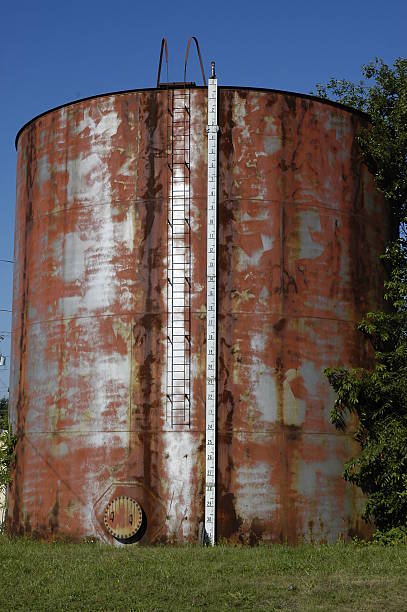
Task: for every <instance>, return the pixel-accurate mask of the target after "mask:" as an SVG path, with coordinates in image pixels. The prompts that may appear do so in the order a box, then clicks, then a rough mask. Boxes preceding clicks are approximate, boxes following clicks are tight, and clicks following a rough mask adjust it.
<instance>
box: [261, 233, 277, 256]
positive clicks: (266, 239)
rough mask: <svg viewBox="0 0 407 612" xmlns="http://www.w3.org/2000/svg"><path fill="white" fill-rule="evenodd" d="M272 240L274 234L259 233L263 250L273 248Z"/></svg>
mask: <svg viewBox="0 0 407 612" xmlns="http://www.w3.org/2000/svg"><path fill="white" fill-rule="evenodd" d="M274 240H275V237H274V236H267V235H266V234H262V235H261V243H262V245H263V251H264V252H266V251H271V249H272V248H273V244H274Z"/></svg>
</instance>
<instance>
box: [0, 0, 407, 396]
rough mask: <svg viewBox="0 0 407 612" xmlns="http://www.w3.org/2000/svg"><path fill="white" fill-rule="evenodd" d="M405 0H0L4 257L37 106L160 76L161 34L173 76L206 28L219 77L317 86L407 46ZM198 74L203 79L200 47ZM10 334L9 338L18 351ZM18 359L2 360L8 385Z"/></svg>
mask: <svg viewBox="0 0 407 612" xmlns="http://www.w3.org/2000/svg"><path fill="white" fill-rule="evenodd" d="M406 23H407V2H406V1H405V0H381V1H378V0H370V1H367V0H361V1H358V0H354V1H353V2H350V1H349V0H342V1H336V2H332V1H329V0H325V1H321V0H307V1H301V2H300V1H299V0H291V1H290V2H283V1H281V0H280V1H279V2H274V1H273V0H269V1H268V2H267V1H266V0H262V1H260V0H251V1H246V2H242V1H241V0H235V1H234V2H226V1H222V0H218V1H217V2H212V1H207V2H194V1H193V0H190V1H189V2H184V1H182V2H177V1H176V0H170V1H168V2H163V1H162V0H155V1H154V2H148V1H146V0H145V1H143V2H139V1H138V0H133V1H132V2H131V1H127V0H115V1H114V2H113V1H109V2H108V1H106V0H98V1H96V0H82V1H78V0H69V1H68V2H58V0H54V1H52V2H51V1H49V0H37V1H36V2H33V1H32V0H31V1H27V0H20V1H19V2H18V3H17V2H15V1H13V0H3V1H2V2H1V3H0V88H1V97H0V104H1V106H0V110H1V112H0V197H1V206H0V259H13V241H14V205H15V166H16V153H15V148H14V138H15V135H16V132H17V131H18V130H19V128H20V127H21V126H22V125H23V124H24V123H25V122H26V121H29V120H30V119H31V118H32V117H34V116H35V115H37V114H39V113H42V112H44V111H46V110H47V109H49V108H52V107H54V106H58V105H59V104H63V103H65V102H69V101H70V100H75V99H77V98H81V97H87V96H92V95H95V94H99V93H103V92H108V91H118V90H121V89H132V88H140V87H152V86H154V85H155V82H156V76H157V65H158V56H159V49H160V41H161V37H162V36H166V37H167V39H168V47H169V49H168V50H169V65H170V69H169V70H170V74H169V77H170V80H172V81H177V80H182V78H183V64H184V55H185V47H186V43H187V40H188V37H189V36H191V35H196V36H198V38H199V42H200V46H201V50H202V55H203V60H204V64H205V68H206V71H207V73H208V72H209V62H210V60H211V59H215V60H216V66H217V76H218V79H219V84H220V85H245V86H258V87H270V88H275V89H285V90H289V91H298V92H306V93H308V92H310V91H311V90H312V89H314V87H315V84H316V83H317V82H326V81H327V80H328V79H329V78H330V77H331V76H336V77H338V78H342V77H344V78H348V79H352V80H358V79H359V77H360V66H361V64H363V63H366V62H368V61H369V60H370V59H373V58H374V57H376V56H378V57H382V58H383V59H384V60H385V61H386V62H387V63H392V62H393V61H394V59H395V58H396V57H406V56H407V48H406V47H407V34H406ZM190 57H191V61H190V64H189V67H190V72H189V74H188V78H189V79H190V80H196V82H197V83H200V73H199V70H198V63H197V60H196V56H195V53H194V50H192V54H191V56H190ZM0 287H1V291H0V330H3V331H5V332H9V331H10V320H11V319H10V315H9V313H7V312H1V309H11V300H12V265H11V264H8V263H3V262H0ZM8 338H9V336H8V334H7V333H6V338H5V340H4V341H3V342H2V343H1V344H0V350H1V352H2V353H3V354H5V355H9V340H8ZM8 377H9V370H8V365H7V369H5V370H2V369H1V368H0V396H1V395H3V392H4V393H7V387H8Z"/></svg>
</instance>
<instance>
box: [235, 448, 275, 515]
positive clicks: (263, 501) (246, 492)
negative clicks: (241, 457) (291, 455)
mask: <svg viewBox="0 0 407 612" xmlns="http://www.w3.org/2000/svg"><path fill="white" fill-rule="evenodd" d="M275 459H276V461H277V460H279V458H278V457H276V458H275ZM236 472H237V473H236V480H237V483H238V485H239V489H238V491H239V494H238V495H237V496H236V502H235V503H236V511H237V514H238V516H239V517H240V518H242V519H243V520H245V521H251V520H253V519H254V518H259V519H263V520H270V518H271V516H272V514H273V513H274V512H275V510H276V509H277V508H278V495H277V492H276V491H274V490H273V487H272V486H271V484H270V464H268V463H264V462H258V463H255V464H254V465H238V466H237V468H236Z"/></svg>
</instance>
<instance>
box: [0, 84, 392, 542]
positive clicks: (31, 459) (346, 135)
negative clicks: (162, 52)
mask: <svg viewBox="0 0 407 612" xmlns="http://www.w3.org/2000/svg"><path fill="white" fill-rule="evenodd" d="M168 95H169V93H168V92H167V91H166V90H141V91H134V92H126V93H121V94H120V93H119V94H111V95H110V94H107V95H105V96H101V97H97V98H92V99H87V100H83V101H79V102H76V103H72V104H68V105H66V106H64V107H62V108H59V109H56V110H53V111H50V112H48V113H46V114H45V115H43V116H41V117H38V118H36V119H34V120H33V121H32V122H31V123H30V124H28V125H27V126H25V127H24V128H23V129H22V131H21V132H20V134H19V138H18V171H17V213H16V232H15V262H16V264H15V275H14V298H13V334H12V364H11V381H10V406H11V412H12V420H13V422H14V424H15V427H16V429H17V431H18V433H19V442H18V445H17V459H16V465H15V468H14V482H13V486H12V488H11V491H10V498H9V500H10V504H9V513H8V529H9V531H10V533H19V534H23V533H27V534H32V535H36V536H41V537H50V536H64V537H71V538H73V539H81V538H85V537H96V538H99V539H102V540H105V541H107V542H112V543H113V542H115V540H114V538H113V536H112V535H111V534H110V533H109V531H108V530H107V529H106V526H105V523H104V517H105V511H106V508H107V507H109V508H111V507H114V504H113V505H111V506H109V504H110V502H112V500H114V499H116V498H117V499H118V498H126V499H127V498H131V499H134V500H136V501H137V503H138V504H139V505H140V507H141V508H142V511H143V517H144V518H143V521H144V522H143V527H142V528H140V530H139V532H138V533H139V536H138V537H137V538H136V539H137V541H140V542H150V543H154V542H188V541H196V540H197V537H198V529H199V523H200V522H201V521H202V520H203V515H204V464H205V445H204V442H205V333H206V306H205V303H206V287H205V275H206V261H205V244H206V176H207V168H206V132H205V127H206V89H204V88H200V87H193V88H192V89H191V91H190V96H191V115H190V126H191V127H190V134H191V140H190V143H191V145H190V176H191V185H190V189H191V231H192V235H191V253H192V264H191V267H192V283H191V305H192V312H191V346H192V359H191V389H192V392H191V426H190V427H184V428H182V430H177V429H172V428H171V426H170V424H169V423H168V419H167V416H166V376H167V353H166V351H167V349H166V346H167V327H166V326H167V303H166V300H167V297H166V296H167V293H166V287H167V272H166V266H167V202H168V197H169V181H170V176H169V169H168V164H167V155H168V147H169V142H168V121H169V114H168V107H169V106H168ZM219 124H220V127H221V134H220V141H219V147H220V150H219V287H218V291H219V321H218V327H219V346H218V351H219V366H218V428H219V434H218V483H219V485H218V508H217V523H218V524H217V530H218V536H219V537H221V538H226V539H228V540H231V541H241V542H251V543H254V542H258V541H271V542H279V541H289V542H296V541H298V540H300V539H301V540H302V539H305V540H314V539H315V540H334V539H336V538H337V537H338V535H340V534H342V535H344V536H346V535H348V534H354V533H361V532H363V529H364V527H363V525H362V524H361V521H360V509H361V504H362V499H361V497H360V495H359V493H358V492H357V490H355V489H352V488H351V487H349V486H348V485H346V484H345V483H344V481H343V479H342V478H341V470H342V466H343V462H344V460H345V459H346V458H347V457H349V456H350V454H351V453H354V452H355V451H356V446H355V443H354V442H353V440H352V437H351V435H350V434H346V435H345V434H339V433H338V432H336V431H335V429H334V428H333V426H331V425H330V423H329V411H330V407H331V405H332V401H333V394H332V390H331V389H330V387H329V384H328V383H327V381H326V379H325V378H324V376H323V374H322V371H323V369H324V367H327V366H334V365H339V364H346V365H359V364H366V363H369V362H370V359H371V355H370V353H369V351H368V348H367V347H366V346H365V345H364V344H363V341H362V339H361V338H360V336H359V334H358V333H357V332H356V331H355V322H356V321H357V320H358V319H359V318H360V317H361V316H362V314H363V313H364V312H366V311H367V310H369V309H374V308H376V307H379V306H381V287H382V281H383V274H382V271H381V268H380V267H379V264H378V255H379V254H380V253H381V252H382V251H383V249H384V245H385V242H386V240H387V237H388V235H389V231H390V230H389V222H388V217H387V213H386V209H385V204H384V201H383V198H382V197H381V195H380V194H379V193H378V192H377V191H376V190H375V188H374V185H373V180H372V176H371V175H370V174H369V172H368V170H367V168H366V167H365V165H364V164H363V162H362V160H361V158H360V155H359V153H358V151H357V148H356V147H355V144H354V138H355V135H356V134H357V133H358V130H359V128H360V126H361V125H365V124H366V118H365V117H364V116H362V115H360V114H357V113H354V112H352V111H350V110H349V109H344V108H342V107H340V106H338V105H335V104H331V103H328V102H325V101H321V100H318V99H315V98H311V97H307V96H300V95H296V94H289V93H286V94H285V93H281V92H275V91H271V90H254V89H242V88H241V89H239V88H220V102H219Z"/></svg>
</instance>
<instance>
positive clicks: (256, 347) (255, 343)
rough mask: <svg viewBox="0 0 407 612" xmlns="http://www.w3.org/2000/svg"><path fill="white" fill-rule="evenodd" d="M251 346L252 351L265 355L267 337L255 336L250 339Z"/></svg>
mask: <svg viewBox="0 0 407 612" xmlns="http://www.w3.org/2000/svg"><path fill="white" fill-rule="evenodd" d="M250 346H251V349H252V351H258V352H260V353H263V351H264V347H265V346H266V335H265V334H253V335H252V337H251V338H250Z"/></svg>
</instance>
